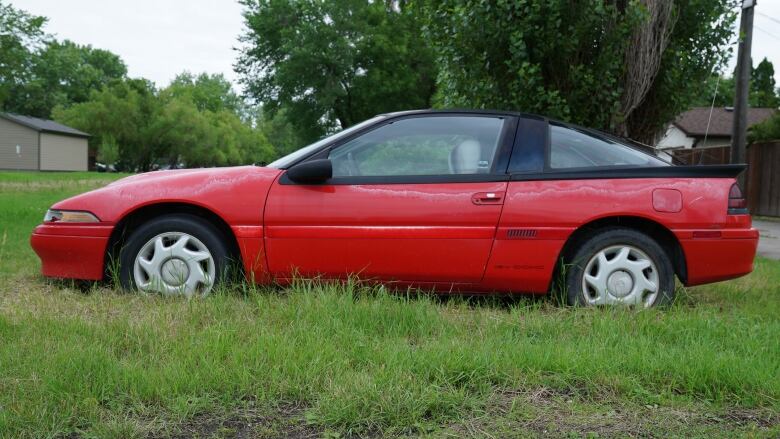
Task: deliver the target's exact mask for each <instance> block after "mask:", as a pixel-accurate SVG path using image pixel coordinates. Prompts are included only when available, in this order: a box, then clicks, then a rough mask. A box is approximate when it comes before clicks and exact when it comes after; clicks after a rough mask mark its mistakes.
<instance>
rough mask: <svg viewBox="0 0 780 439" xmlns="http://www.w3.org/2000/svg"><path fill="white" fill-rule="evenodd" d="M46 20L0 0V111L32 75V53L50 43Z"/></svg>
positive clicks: (6, 107) (6, 106) (5, 108)
mask: <svg viewBox="0 0 780 439" xmlns="http://www.w3.org/2000/svg"><path fill="white" fill-rule="evenodd" d="M44 24H46V18H45V17H40V16H35V15H31V14H28V13H26V12H24V11H22V10H19V9H15V8H14V7H13V6H11V5H9V4H5V3H4V2H3V1H2V0H0V109H3V110H7V109H8V105H7V103H6V102H7V101H8V99H9V97H10V96H11V91H12V89H13V88H14V87H17V86H19V85H20V84H23V83H25V81H26V80H27V78H28V77H29V75H30V69H31V64H32V63H31V60H32V53H33V52H34V51H35V50H36V49H37V48H38V47H40V46H41V45H43V44H44V43H45V41H46V40H47V38H48V37H47V36H46V35H45V34H44V32H43V26H44Z"/></svg>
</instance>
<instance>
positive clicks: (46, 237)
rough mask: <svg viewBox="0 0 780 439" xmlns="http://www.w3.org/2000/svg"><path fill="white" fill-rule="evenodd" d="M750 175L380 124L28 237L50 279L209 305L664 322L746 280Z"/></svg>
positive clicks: (546, 128)
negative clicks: (435, 300)
mask: <svg viewBox="0 0 780 439" xmlns="http://www.w3.org/2000/svg"><path fill="white" fill-rule="evenodd" d="M743 169H744V165H724V166H674V165H671V164H669V163H667V162H665V161H662V160H660V159H658V158H657V157H656V156H654V155H653V154H650V153H648V152H647V151H643V150H642V149H641V148H638V147H635V146H633V144H631V143H630V142H627V141H622V140H620V139H617V138H614V137H611V136H609V135H607V134H604V133H600V132H596V131H593V130H589V129H585V128H581V127H577V126H572V125H568V124H565V123H561V122H557V121H553V120H549V119H547V118H544V117H539V116H535V115H529V114H522V113H510V112H494V111H431V110H422V111H409V112H401V113H392V114H385V115H381V116H378V117H375V118H373V119H370V120H368V121H365V122H363V123H361V124H358V125H355V126H353V127H351V128H348V129H346V130H344V131H341V132H339V133H337V134H334V135H332V136H330V137H327V138H325V139H323V140H320V141H318V142H316V143H314V144H312V145H309V146H307V147H305V148H302V149H300V150H298V151H296V152H294V153H292V154H290V155H288V156H286V157H283V158H281V159H279V160H277V161H275V162H273V163H271V164H269V165H268V166H265V167H257V166H243V167H233V168H217V169H189V170H175V171H158V172H150V173H147V174H140V175H135V176H131V177H127V178H124V179H121V180H119V181H116V182H114V183H112V184H110V185H108V186H106V187H104V188H101V189H97V190H94V191H92V192H88V193H85V194H82V195H78V196H76V197H73V198H69V199H67V200H64V201H61V202H59V203H57V204H55V205H54V206H52V207H51V209H50V210H49V211H48V212H47V213H46V216H45V219H44V222H43V224H41V225H40V226H38V227H36V229H35V231H34V232H33V234H32V238H31V242H32V246H33V248H34V249H35V251H36V252H37V254H38V255H39V256H40V258H41V261H42V271H43V274H44V275H46V276H52V277H62V278H76V279H91V280H100V279H104V278H105V277H106V275H107V274H106V273H107V266H108V265H111V264H110V263H109V261H118V263H119V278H120V281H121V283H122V286H124V287H126V288H137V289H139V290H144V291H158V292H162V293H166V294H184V295H188V296H190V295H203V294H207V293H208V292H209V291H210V290H211V289H212V287H213V286H214V285H215V283H216V282H220V281H221V277H222V276H223V274H224V273H225V271H226V270H227V268H228V266H229V261H231V260H236V261H240V265H241V267H242V268H243V271H244V273H245V275H246V277H247V279H248V280H250V281H254V282H260V283H272V282H275V283H281V284H284V283H285V282H289V281H290V280H291V279H292V278H294V277H302V278H310V277H319V278H321V279H344V278H346V277H348V276H358V277H359V278H361V279H366V280H372V281H376V282H381V283H385V284H388V285H395V286H401V287H405V288H408V287H413V288H424V289H433V290H436V291H440V292H451V291H460V292H505V293H536V294H543V293H546V292H548V291H550V290H551V288H553V284H554V283H555V282H557V287H558V288H560V291H563V292H564V293H565V295H566V297H567V300H568V302H569V303H570V304H573V305H575V304H579V305H609V304H628V305H636V306H643V307H647V306H654V305H662V304H668V303H670V301H671V300H672V298H673V295H674V291H675V276H676V277H677V278H679V279H680V281H681V282H682V283H683V284H685V285H697V284H703V283H708V282H716V281H721V280H724V279H731V278H735V277H738V276H742V275H745V274H747V273H749V272H750V271H751V270H752V269H753V259H754V257H755V252H756V246H757V243H758V233H757V232H756V230H755V229H753V228H752V227H751V218H750V215H748V212H747V209H746V203H745V199H744V197H743V195H742V192H741V190H740V188H739V186H738V185H737V184H736V181H735V177H736V176H737V175H738V174H739V173H740V172H741V171H742V170H743Z"/></svg>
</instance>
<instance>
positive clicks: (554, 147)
mask: <svg viewBox="0 0 780 439" xmlns="http://www.w3.org/2000/svg"><path fill="white" fill-rule="evenodd" d="M609 166H668V164H667V163H666V162H664V161H663V160H661V159H659V158H657V157H654V156H652V155H649V154H646V153H644V152H642V151H639V150H638V149H635V148H632V147H630V146H628V145H624V144H622V143H619V142H617V141H615V140H613V139H610V138H608V137H606V136H599V135H597V134H594V133H590V132H587V131H584V130H578V129H576V128H570V127H566V126H563V125H557V124H550V168H552V169H574V168H600V167H609Z"/></svg>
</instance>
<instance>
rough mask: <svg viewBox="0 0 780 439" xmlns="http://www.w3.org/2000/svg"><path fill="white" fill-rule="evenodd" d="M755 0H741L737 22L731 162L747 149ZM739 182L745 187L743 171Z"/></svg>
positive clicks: (743, 159)
mask: <svg viewBox="0 0 780 439" xmlns="http://www.w3.org/2000/svg"><path fill="white" fill-rule="evenodd" d="M755 6H756V0H742V14H741V18H740V23H739V48H738V49H737V50H738V51H737V72H736V76H737V81H736V83H737V90H736V93H735V95H734V124H733V126H732V129H731V163H745V162H746V158H747V157H746V155H747V154H746V149H747V146H746V144H747V112H748V94H749V93H750V70H751V67H752V61H751V59H750V46H751V44H752V41H753V9H754V8H755ZM738 180H739V184H740V186H741V187H742V188H743V189H744V188H745V173H744V172H743V173H742V174H740V176H739V178H738Z"/></svg>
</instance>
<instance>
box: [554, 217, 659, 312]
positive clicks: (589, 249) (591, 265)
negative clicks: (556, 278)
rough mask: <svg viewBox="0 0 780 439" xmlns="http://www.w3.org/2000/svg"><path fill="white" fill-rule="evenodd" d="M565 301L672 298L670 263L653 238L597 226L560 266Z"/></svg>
mask: <svg viewBox="0 0 780 439" xmlns="http://www.w3.org/2000/svg"><path fill="white" fill-rule="evenodd" d="M564 273H565V276H564V277H565V287H566V299H567V302H568V303H569V305H580V306H594V305H629V306H636V307H643V308H649V307H652V306H663V305H668V304H670V303H671V302H672V300H673V298H674V268H673V267H672V263H671V261H670V260H669V258H668V257H667V255H666V252H664V250H663V248H662V247H661V246H660V245H658V243H657V242H656V241H655V240H653V239H652V238H650V237H649V236H647V235H645V234H644V233H641V232H638V231H636V230H632V229H626V228H610V229H604V230H601V231H597V232H596V233H595V234H594V235H593V236H592V237H590V238H588V239H587V240H585V241H584V242H582V243H581V245H580V246H579V247H578V249H577V250H576V252H575V254H574V257H573V258H572V259H571V261H570V262H569V263H568V264H565V265H564Z"/></svg>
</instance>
